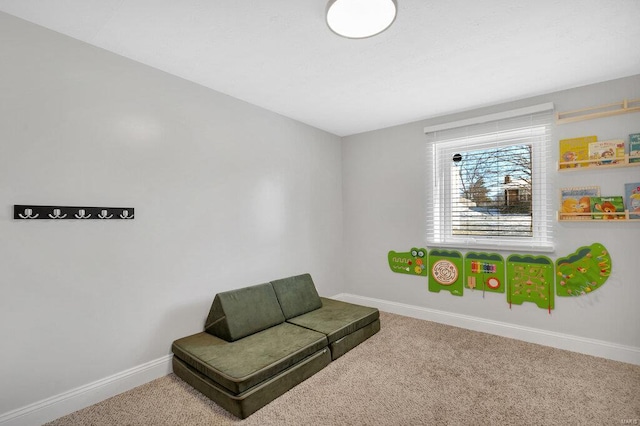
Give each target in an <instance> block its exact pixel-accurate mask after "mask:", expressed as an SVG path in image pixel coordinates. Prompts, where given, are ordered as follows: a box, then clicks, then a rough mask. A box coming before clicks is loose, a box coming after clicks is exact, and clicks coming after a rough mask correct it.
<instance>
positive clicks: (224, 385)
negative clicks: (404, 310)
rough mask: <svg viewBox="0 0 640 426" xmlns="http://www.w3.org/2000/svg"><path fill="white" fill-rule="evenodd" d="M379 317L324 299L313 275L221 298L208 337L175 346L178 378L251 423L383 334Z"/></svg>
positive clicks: (214, 307)
mask: <svg viewBox="0 0 640 426" xmlns="http://www.w3.org/2000/svg"><path fill="white" fill-rule="evenodd" d="M378 318H379V312H378V310H377V309H375V308H368V307H365V306H360V305H354V304H351V303H345V302H339V301H337V300H332V299H325V298H321V297H319V296H318V292H317V291H316V288H315V285H314V284H313V280H312V279H311V276H310V275H309V274H304V275H298V276H294V277H289V278H283V279H280V280H276V281H273V282H271V283H266V284H260V285H256V286H251V287H245V288H240V289H237V290H232V291H227V292H222V293H218V294H217V295H216V296H215V298H214V300H213V303H212V305H211V309H210V311H209V315H208V317H207V320H206V322H205V327H204V329H205V331H204V332H201V333H197V334H194V335H191V336H187V337H183V338H182V339H178V340H176V341H175V342H173V345H172V351H173V354H174V357H173V372H174V373H175V374H176V375H177V376H178V377H180V378H182V379H183V380H184V381H186V382H187V383H189V384H190V385H191V386H193V387H194V388H196V389H197V390H199V391H200V392H202V393H203V394H204V395H206V396H207V397H209V398H210V399H212V400H213V401H214V402H216V403H217V404H218V405H220V406H221V407H223V408H224V409H226V410H227V411H229V412H230V413H232V414H234V415H235V416H237V417H240V418H246V417H247V416H249V415H251V414H252V413H254V412H255V411H256V410H259V409H260V408H262V407H264V406H265V405H266V404H268V403H269V402H271V401H272V400H274V399H275V398H277V397H278V396H280V395H282V394H283V393H285V392H286V391H288V390H289V389H291V388H292V387H294V386H295V385H297V384H298V383H300V382H302V381H304V380H306V379H307V378H309V377H311V376H312V375H313V374H315V373H317V372H318V371H320V370H321V369H322V368H324V367H325V366H327V365H328V364H329V363H330V362H331V360H332V359H336V358H338V357H340V356H341V355H343V354H344V353H345V352H347V351H348V350H350V349H351V348H353V347H354V346H356V345H358V344H359V343H361V342H363V341H364V340H366V339H368V338H369V337H370V336H372V335H373V334H375V333H377V332H378V330H380V320H379V319H378Z"/></svg>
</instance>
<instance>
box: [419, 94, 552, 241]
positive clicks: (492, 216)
mask: <svg viewBox="0 0 640 426" xmlns="http://www.w3.org/2000/svg"><path fill="white" fill-rule="evenodd" d="M552 124H553V105H552V104H545V105H539V106H534V107H529V108H524V109H521V110H515V111H510V112H506V113H501V114H493V115H490V116H484V117H478V118H476V119H472V120H465V121H463V122H457V123H449V124H445V125H439V126H434V127H430V128H425V133H426V135H427V167H428V172H427V192H428V193H427V218H426V221H427V244H429V245H431V246H454V247H461V248H484V249H494V250H501V249H503V250H504V249H507V250H508V249H515V250H528V251H552V250H553V239H552V238H553V235H552V234H553V224H554V218H555V216H554V213H553V210H552V202H551V196H552V192H553V189H552V183H553V182H552V179H550V178H549V174H550V173H551V172H552V160H551V152H550V147H551V145H552V144H551V139H552V136H551V134H552Z"/></svg>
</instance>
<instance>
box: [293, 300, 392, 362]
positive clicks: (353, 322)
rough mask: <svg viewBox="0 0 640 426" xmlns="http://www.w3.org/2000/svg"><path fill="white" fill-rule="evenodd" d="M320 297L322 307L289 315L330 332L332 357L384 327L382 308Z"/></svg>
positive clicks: (309, 326)
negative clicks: (381, 325)
mask: <svg viewBox="0 0 640 426" xmlns="http://www.w3.org/2000/svg"><path fill="white" fill-rule="evenodd" d="M320 299H321V300H322V307H321V308H320V309H316V310H314V311H311V312H308V313H306V314H302V315H299V316H297V317H294V318H290V319H287V322H289V323H291V324H295V325H299V326H300V327H304V328H308V329H310V330H314V331H318V332H320V333H323V334H326V335H327V339H328V341H329V348H330V349H331V359H334V360H335V359H337V358H339V357H340V356H342V355H344V354H345V353H346V352H348V351H349V350H350V349H353V348H354V347H356V346H357V345H359V344H360V343H362V342H364V341H365V340H367V339H368V338H369V337H371V336H373V335H374V334H376V333H377V332H378V331H380V319H379V318H380V312H379V311H378V309H376V308H370V307H368V306H361V305H354V304H353V303H347V302H340V301H338V300H333V299H328V298H325V297H322V298H320Z"/></svg>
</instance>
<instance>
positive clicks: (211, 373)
mask: <svg viewBox="0 0 640 426" xmlns="http://www.w3.org/2000/svg"><path fill="white" fill-rule="evenodd" d="M327 345H328V342H327V338H326V336H325V335H324V334H322V333H319V332H315V331H313V330H309V329H306V328H302V327H298V326H296V325H293V324H288V323H282V324H279V325H276V326H273V327H271V328H268V329H266V330H263V331H260V332H258V333H255V334H252V335H250V336H247V337H245V338H243V339H240V340H236V341H234V342H227V341H226V340H224V339H220V338H218V337H216V336H213V335H211V334H209V333H206V332H202V333H198V334H194V335H192V336H187V337H184V338H182V339H178V340H176V341H175V342H173V346H172V350H173V353H174V355H175V356H177V357H178V358H179V359H181V360H182V361H183V362H184V363H185V364H187V365H189V366H190V367H192V368H193V369H194V370H196V371H198V372H199V373H201V374H203V375H205V376H207V377H209V378H210V379H211V380H213V381H214V382H216V383H218V384H220V385H221V386H223V387H224V388H226V389H227V390H229V391H230V392H232V393H234V394H236V395H237V394H239V393H242V392H244V391H246V390H247V389H250V388H251V387H253V386H255V385H257V384H259V383H261V382H263V381H265V380H267V379H269V378H270V377H272V376H274V375H276V374H278V373H280V372H281V371H284V370H286V369H287V368H289V367H291V366H292V365H294V364H296V363H297V362H299V361H301V360H302V359H304V358H306V357H307V356H309V355H311V354H313V353H315V352H317V351H319V350H320V349H322V348H324V347H326V346H327Z"/></svg>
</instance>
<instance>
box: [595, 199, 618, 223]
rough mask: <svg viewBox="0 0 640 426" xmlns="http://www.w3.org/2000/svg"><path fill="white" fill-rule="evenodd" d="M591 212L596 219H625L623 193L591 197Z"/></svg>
mask: <svg viewBox="0 0 640 426" xmlns="http://www.w3.org/2000/svg"><path fill="white" fill-rule="evenodd" d="M591 213H592V215H591V217H592V218H593V219H596V220H618V219H624V218H625V215H624V199H623V198H622V195H613V196H610V197H591Z"/></svg>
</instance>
